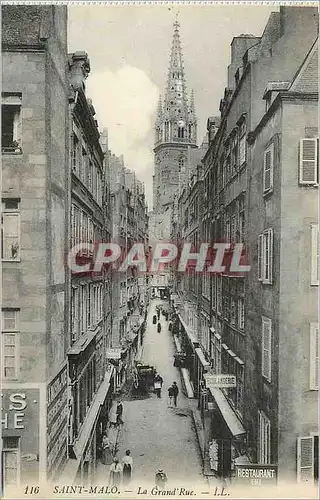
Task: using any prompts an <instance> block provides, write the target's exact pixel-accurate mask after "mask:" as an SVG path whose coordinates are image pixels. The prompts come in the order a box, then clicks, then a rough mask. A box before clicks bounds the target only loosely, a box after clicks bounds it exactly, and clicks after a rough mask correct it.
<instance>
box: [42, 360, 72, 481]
mask: <svg viewBox="0 0 320 500" xmlns="http://www.w3.org/2000/svg"><path fill="white" fill-rule="evenodd" d="M67 384H68V373H67V366H66V365H65V366H64V368H63V369H62V370H61V371H60V372H59V373H58V375H57V376H56V377H55V378H54V379H53V380H52V381H51V382H50V384H49V385H48V387H47V447H48V476H49V477H51V476H53V475H54V474H55V472H56V471H57V470H58V469H60V468H61V467H62V466H63V464H64V463H65V462H66V460H67V451H68V448H67V447H68V441H67V438H68V396H67Z"/></svg>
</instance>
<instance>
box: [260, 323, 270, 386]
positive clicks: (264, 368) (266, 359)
mask: <svg viewBox="0 0 320 500" xmlns="http://www.w3.org/2000/svg"><path fill="white" fill-rule="evenodd" d="M271 338H272V322H271V319H269V318H265V317H264V316H262V342H261V355H262V361H261V372H262V376H263V377H265V378H266V379H267V380H268V381H269V382H271V354H272V353H271V349H272V344H271Z"/></svg>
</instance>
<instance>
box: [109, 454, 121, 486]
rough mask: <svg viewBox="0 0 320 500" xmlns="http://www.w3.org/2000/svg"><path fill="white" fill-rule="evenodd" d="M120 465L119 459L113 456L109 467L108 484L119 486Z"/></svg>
mask: <svg viewBox="0 0 320 500" xmlns="http://www.w3.org/2000/svg"><path fill="white" fill-rule="evenodd" d="M121 474H122V465H121V464H119V460H118V459H117V458H115V459H114V460H113V464H112V465H111V467H110V475H109V484H110V486H120V484H121Z"/></svg>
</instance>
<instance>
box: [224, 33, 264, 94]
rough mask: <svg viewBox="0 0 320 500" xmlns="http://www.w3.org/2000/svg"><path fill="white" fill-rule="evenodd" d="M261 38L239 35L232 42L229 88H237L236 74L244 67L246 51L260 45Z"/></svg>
mask: <svg viewBox="0 0 320 500" xmlns="http://www.w3.org/2000/svg"><path fill="white" fill-rule="evenodd" d="M259 40H260V37H258V36H255V35H239V36H236V37H234V38H233V40H232V42H231V63H230V64H229V66H228V88H230V89H234V88H235V86H236V85H235V74H236V72H237V70H238V69H239V68H240V67H242V58H243V56H244V54H245V53H246V51H247V50H248V49H249V48H250V47H252V46H253V45H255V44H256V43H258V42H259Z"/></svg>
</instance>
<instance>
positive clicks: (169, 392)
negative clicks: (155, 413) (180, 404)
mask: <svg viewBox="0 0 320 500" xmlns="http://www.w3.org/2000/svg"><path fill="white" fill-rule="evenodd" d="M173 394H174V390H173V387H172V385H171V386H170V387H169V389H168V406H169V408H173Z"/></svg>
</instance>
